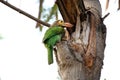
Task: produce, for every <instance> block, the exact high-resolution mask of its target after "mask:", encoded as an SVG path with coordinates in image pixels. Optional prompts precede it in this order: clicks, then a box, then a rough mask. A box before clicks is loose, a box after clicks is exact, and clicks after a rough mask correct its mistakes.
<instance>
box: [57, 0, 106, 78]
mask: <svg viewBox="0 0 120 80" xmlns="http://www.w3.org/2000/svg"><path fill="white" fill-rule="evenodd" d="M83 1H84V5H85V11H82V10H84V9H81V7H80V6H81V0H57V1H56V3H57V5H58V7H59V10H60V12H61V14H62V16H63V19H64V21H67V22H70V23H72V24H73V25H74V27H73V28H71V29H67V30H68V32H69V34H70V39H69V40H67V41H61V42H59V43H57V45H56V46H57V53H56V54H55V55H56V60H57V64H58V68H59V70H58V72H59V75H60V77H61V79H62V80H100V74H101V69H102V66H103V59H104V49H105V39H106V27H105V25H104V24H103V20H102V18H101V14H102V12H101V6H100V3H99V1H98V0H83Z"/></svg>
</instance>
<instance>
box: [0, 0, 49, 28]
mask: <svg viewBox="0 0 120 80" xmlns="http://www.w3.org/2000/svg"><path fill="white" fill-rule="evenodd" d="M0 2H1V3H3V4H4V5H6V6H8V7H10V8H12V9H14V10H15V11H17V12H19V13H21V14H23V15H25V16H27V17H29V18H30V19H33V20H34V21H36V22H38V23H40V24H43V25H45V26H47V27H50V24H49V23H46V22H44V21H41V20H39V19H37V18H36V17H34V16H32V15H30V14H28V13H27V12H25V11H23V10H21V9H19V8H17V7H15V6H13V5H11V4H10V3H8V2H7V1H4V0H0Z"/></svg>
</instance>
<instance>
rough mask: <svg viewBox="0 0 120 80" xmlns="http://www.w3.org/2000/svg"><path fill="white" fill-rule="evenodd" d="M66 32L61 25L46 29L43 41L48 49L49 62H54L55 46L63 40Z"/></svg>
mask: <svg viewBox="0 0 120 80" xmlns="http://www.w3.org/2000/svg"><path fill="white" fill-rule="evenodd" d="M64 32H65V31H64V28H63V27H61V26H54V27H50V28H49V29H48V30H47V31H46V33H45V35H44V38H43V43H44V44H45V47H46V48H47V50H48V64H52V63H53V47H54V46H55V44H56V43H57V42H59V41H61V38H62V36H63V34H64Z"/></svg>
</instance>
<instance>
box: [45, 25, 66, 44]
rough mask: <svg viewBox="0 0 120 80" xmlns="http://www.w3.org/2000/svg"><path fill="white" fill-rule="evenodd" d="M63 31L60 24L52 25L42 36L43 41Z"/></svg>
mask: <svg viewBox="0 0 120 80" xmlns="http://www.w3.org/2000/svg"><path fill="white" fill-rule="evenodd" d="M63 33H64V28H63V27H60V26H54V27H51V28H49V29H48V30H47V31H46V33H45V35H44V37H43V42H45V41H46V40H48V39H49V38H51V37H52V36H55V35H58V34H63Z"/></svg>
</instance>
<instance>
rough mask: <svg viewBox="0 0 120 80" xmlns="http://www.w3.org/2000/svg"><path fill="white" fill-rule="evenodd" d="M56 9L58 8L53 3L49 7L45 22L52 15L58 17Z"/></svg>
mask: <svg viewBox="0 0 120 80" xmlns="http://www.w3.org/2000/svg"><path fill="white" fill-rule="evenodd" d="M57 10H58V7H57V4H54V5H53V7H52V8H51V10H50V12H49V15H48V17H47V19H46V22H48V21H49V20H50V19H52V16H53V15H54V16H56V17H58V15H56V14H57Z"/></svg>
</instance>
